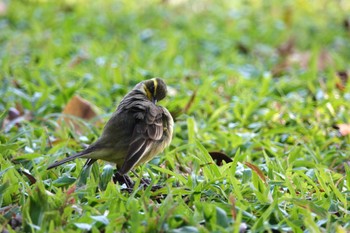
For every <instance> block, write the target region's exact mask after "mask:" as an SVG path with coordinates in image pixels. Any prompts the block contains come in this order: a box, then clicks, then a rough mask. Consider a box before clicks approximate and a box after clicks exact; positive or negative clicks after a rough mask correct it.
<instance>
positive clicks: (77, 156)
mask: <svg viewBox="0 0 350 233" xmlns="http://www.w3.org/2000/svg"><path fill="white" fill-rule="evenodd" d="M88 153H90V151H87V150H84V151H82V152H80V153H77V154H75V155H72V156H69V157H67V158H65V159H62V160H60V161H57V162H55V163H53V164H51V165H50V166H48V167H47V170H49V169H51V168H54V167H57V166H59V165H62V164H64V163H67V162H69V161H72V160H74V159H76V158H79V157H82V156H83V155H86V154H88Z"/></svg>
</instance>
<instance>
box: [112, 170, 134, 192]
mask: <svg viewBox="0 0 350 233" xmlns="http://www.w3.org/2000/svg"><path fill="white" fill-rule="evenodd" d="M113 181H114V183H117V182H118V183H119V184H120V185H123V184H125V185H126V187H127V189H131V190H132V189H133V187H134V182H133V181H132V180H131V179H130V177H129V176H128V175H122V174H120V173H119V172H116V173H115V174H114V176H113Z"/></svg>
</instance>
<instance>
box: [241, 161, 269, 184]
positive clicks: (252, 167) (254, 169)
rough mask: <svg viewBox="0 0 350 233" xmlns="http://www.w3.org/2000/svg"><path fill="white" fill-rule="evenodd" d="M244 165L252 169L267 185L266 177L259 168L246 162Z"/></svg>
mask: <svg viewBox="0 0 350 233" xmlns="http://www.w3.org/2000/svg"><path fill="white" fill-rule="evenodd" d="M244 164H245V165H246V166H247V167H249V168H250V169H252V170H253V171H254V172H255V173H256V174H257V175H258V176H259V177H260V179H261V180H262V181H263V182H264V183H265V184H266V177H265V175H264V173H263V172H262V171H261V170H260V168H259V167H257V166H255V165H254V164H252V163H249V162H245V163H244Z"/></svg>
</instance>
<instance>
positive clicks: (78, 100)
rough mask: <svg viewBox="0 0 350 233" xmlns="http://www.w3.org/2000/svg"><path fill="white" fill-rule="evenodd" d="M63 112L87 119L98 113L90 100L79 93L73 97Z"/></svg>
mask: <svg viewBox="0 0 350 233" xmlns="http://www.w3.org/2000/svg"><path fill="white" fill-rule="evenodd" d="M62 113H63V114H67V115H72V116H76V117H80V118H83V119H85V120H90V119H92V118H94V117H95V116H96V115H97V113H96V111H95V107H94V106H93V105H92V104H91V103H90V102H89V101H87V100H85V99H83V98H82V97H80V96H78V95H75V96H73V97H72V99H71V100H70V101H69V102H68V103H67V105H66V107H65V108H64V110H63V112H62Z"/></svg>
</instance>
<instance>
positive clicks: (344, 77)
mask: <svg viewBox="0 0 350 233" xmlns="http://www.w3.org/2000/svg"><path fill="white" fill-rule="evenodd" d="M337 77H338V82H337V83H336V84H335V85H336V87H337V88H338V89H339V90H340V91H344V90H345V87H346V84H347V83H348V80H349V75H348V72H347V71H338V72H337Z"/></svg>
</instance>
